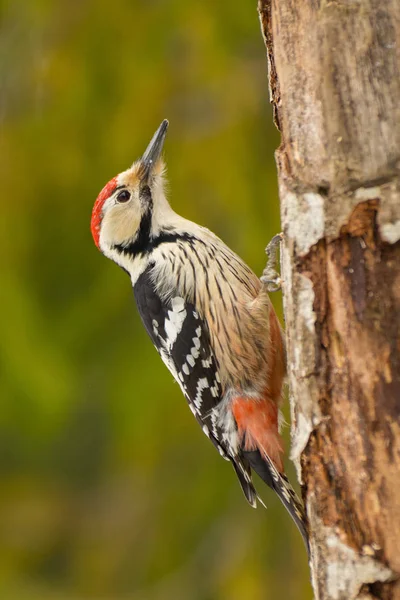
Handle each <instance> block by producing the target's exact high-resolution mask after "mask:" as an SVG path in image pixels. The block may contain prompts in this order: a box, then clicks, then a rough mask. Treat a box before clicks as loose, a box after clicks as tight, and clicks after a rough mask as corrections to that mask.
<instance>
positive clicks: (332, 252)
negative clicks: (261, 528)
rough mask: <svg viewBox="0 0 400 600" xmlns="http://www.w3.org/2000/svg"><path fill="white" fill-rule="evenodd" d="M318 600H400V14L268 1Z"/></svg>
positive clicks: (298, 422)
mask: <svg viewBox="0 0 400 600" xmlns="http://www.w3.org/2000/svg"><path fill="white" fill-rule="evenodd" d="M259 13H260V19H261V26H262V32H263V35H264V40H265V43H266V47H267V53H268V64H269V81H270V94H271V102H272V104H273V107H274V120H275V123H276V125H277V127H278V129H279V130H280V132H281V145H280V147H279V149H278V150H277V153H276V160H277V165H278V177H279V190H280V199H281V217H282V226H283V231H284V234H285V240H284V247H283V251H282V275H283V280H284V309H285V319H286V329H287V344H288V361H289V383H290V392H291V409H292V424H293V432H292V433H293V436H292V442H293V443H292V458H293V460H294V462H295V464H296V466H297V470H298V475H299V479H300V481H301V483H302V484H303V494H304V500H305V503H306V508H307V513H308V516H309V520H310V535H311V549H312V551H311V554H312V556H311V570H312V580H313V586H314V592H315V596H316V598H317V600H328V599H329V600H352V599H356V598H357V599H358V600H367V599H368V600H369V599H371V600H372V599H375V600H400V579H399V577H400V241H399V240H400V3H399V2H398V0H387V1H386V2H382V1H380V0H302V1H301V2H298V1H297V0H260V2H259Z"/></svg>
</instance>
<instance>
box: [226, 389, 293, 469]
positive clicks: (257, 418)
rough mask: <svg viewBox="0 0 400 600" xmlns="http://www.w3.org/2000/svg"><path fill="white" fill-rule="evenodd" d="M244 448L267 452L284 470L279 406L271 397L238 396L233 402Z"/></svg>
mask: <svg viewBox="0 0 400 600" xmlns="http://www.w3.org/2000/svg"><path fill="white" fill-rule="evenodd" d="M232 412H233V416H234V417H235V420H236V423H237V426H238V431H239V435H240V436H241V439H242V443H243V449H244V450H246V451H252V450H259V452H260V454H261V456H265V454H267V455H268V456H269V458H270V459H271V460H272V461H273V463H274V465H275V466H276V468H277V469H278V471H279V472H280V473H283V472H284V468H283V462H282V454H283V443H282V439H281V436H280V435H279V430H278V407H277V405H276V404H275V402H273V401H272V400H270V399H269V398H267V397H266V398H246V397H240V396H238V397H237V398H235V399H234V400H233V402H232Z"/></svg>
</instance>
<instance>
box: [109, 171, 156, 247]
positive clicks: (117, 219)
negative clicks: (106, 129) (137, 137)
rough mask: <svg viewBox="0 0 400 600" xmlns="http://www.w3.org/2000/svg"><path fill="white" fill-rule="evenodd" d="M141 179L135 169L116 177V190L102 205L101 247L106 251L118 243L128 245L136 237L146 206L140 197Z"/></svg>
mask: <svg viewBox="0 0 400 600" xmlns="http://www.w3.org/2000/svg"><path fill="white" fill-rule="evenodd" d="M139 188H140V181H139V179H138V177H137V176H136V174H135V172H133V169H128V170H127V171H125V172H124V173H121V174H120V175H118V177H117V178H116V188H115V191H114V192H113V193H112V194H111V195H110V196H109V197H108V198H107V199H106V200H105V202H104V204H103V207H102V218H101V225H100V238H99V247H100V249H101V250H102V251H103V252H106V251H107V250H108V249H109V248H110V247H113V246H116V245H123V246H125V245H127V244H129V242H131V241H133V239H134V238H135V237H136V235H137V232H138V229H139V226H140V222H141V218H142V213H143V212H144V211H145V210H146V207H145V206H143V205H142V202H141V199H140V193H139Z"/></svg>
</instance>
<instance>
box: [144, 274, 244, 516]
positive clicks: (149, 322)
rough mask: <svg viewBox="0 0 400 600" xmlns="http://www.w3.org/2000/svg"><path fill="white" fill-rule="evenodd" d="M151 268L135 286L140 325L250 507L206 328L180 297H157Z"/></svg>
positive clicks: (191, 308) (188, 304)
mask: <svg viewBox="0 0 400 600" xmlns="http://www.w3.org/2000/svg"><path fill="white" fill-rule="evenodd" d="M150 272H151V271H150V269H148V270H146V271H145V272H144V273H142V275H140V277H139V278H138V280H137V282H136V284H135V286H134V294H135V299H136V303H137V307H138V310H139V313H140V316H141V319H142V321H143V324H144V326H145V328H146V330H147V333H148V334H149V336H150V338H151V340H152V341H153V344H154V345H155V347H156V348H157V351H158V352H159V354H160V356H161V358H162V360H163V361H164V363H165V364H166V366H167V367H168V369H169V370H170V372H171V373H172V375H173V377H174V378H175V379H176V381H177V382H178V383H179V385H180V387H181V389H182V391H183V393H184V395H185V397H186V399H187V402H188V404H189V407H190V410H191V411H192V413H193V414H194V416H195V417H196V419H197V421H198V423H199V424H200V425H201V427H202V429H203V431H204V433H205V434H206V435H207V436H208V437H209V439H210V440H211V441H212V443H213V444H214V446H215V447H216V448H217V449H218V451H219V452H220V454H221V455H222V456H223V457H224V458H226V459H227V460H231V461H232V463H233V466H234V468H235V471H236V473H237V475H238V478H239V481H240V484H241V486H242V488H243V491H244V493H245V496H246V498H247V499H248V501H249V502H250V503H251V504H252V505H254V504H255V499H256V493H255V490H254V487H253V485H252V483H251V475H250V466H249V465H248V463H247V461H246V460H245V459H244V458H242V457H239V456H238V455H236V453H235V455H234V453H233V452H231V451H230V448H229V440H228V439H227V436H226V433H225V432H224V431H223V430H222V427H221V423H220V419H219V414H220V403H221V402H222V387H221V381H220V379H219V374H218V363H217V360H216V358H215V356H214V352H213V350H212V347H211V344H210V336H209V332H208V327H207V325H206V323H205V322H204V321H203V320H202V319H201V318H200V316H199V314H198V313H197V311H196V308H195V306H194V305H193V304H192V303H190V302H186V301H185V300H184V299H183V298H182V297H180V296H178V295H175V296H174V295H172V297H171V298H170V299H168V300H163V299H162V298H160V296H159V295H158V294H157V292H156V290H155V288H154V285H153V283H152V281H151V277H150Z"/></svg>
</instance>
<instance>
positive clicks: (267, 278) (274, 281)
mask: <svg viewBox="0 0 400 600" xmlns="http://www.w3.org/2000/svg"><path fill="white" fill-rule="evenodd" d="M282 239H283V233H278V234H277V235H274V237H273V238H272V240H271V241H270V243H269V244H268V246H267V247H266V249H265V252H266V254H267V255H268V262H267V266H266V267H265V269H264V271H263V274H262V275H261V277H260V279H261V282H262V283H264V284H265V286H266V288H267V291H268V292H277V291H278V290H280V289H281V287H282V279H281V277H280V275H279V273H278V272H277V270H276V262H277V250H278V248H280V245H281V242H282Z"/></svg>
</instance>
